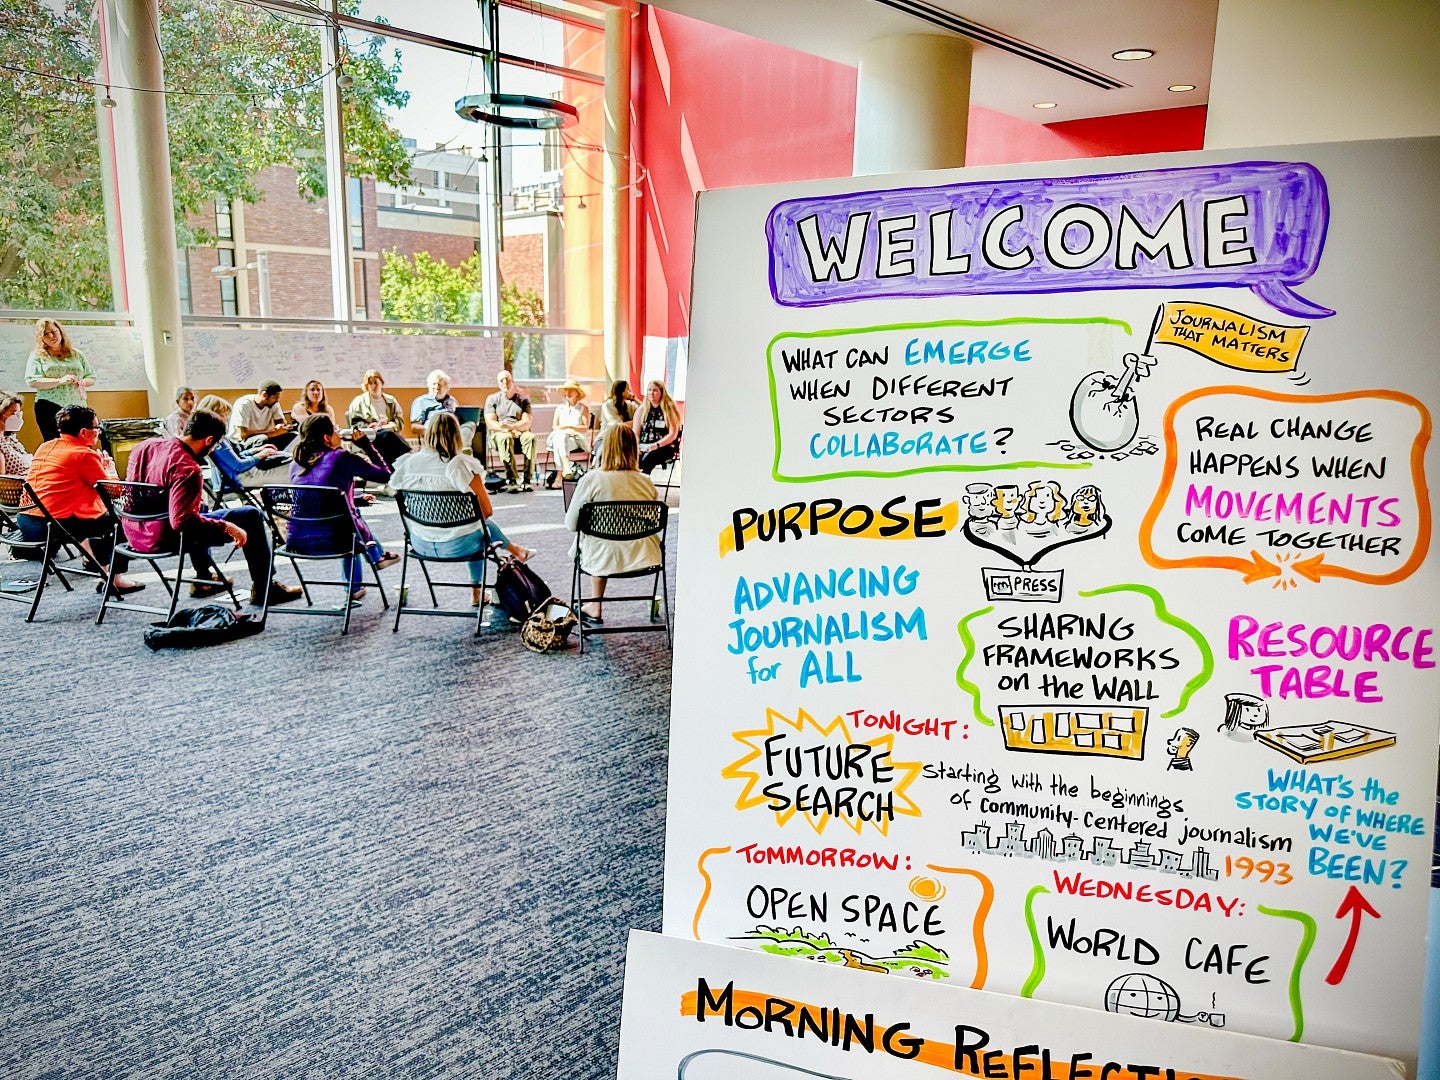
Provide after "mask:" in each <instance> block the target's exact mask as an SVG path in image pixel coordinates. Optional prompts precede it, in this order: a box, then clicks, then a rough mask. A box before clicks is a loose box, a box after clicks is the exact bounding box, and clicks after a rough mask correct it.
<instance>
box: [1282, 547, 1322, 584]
mask: <svg viewBox="0 0 1440 1080" xmlns="http://www.w3.org/2000/svg"><path fill="white" fill-rule="evenodd" d="M1324 561H1325V555H1324V553H1321V554H1319V555H1312V556H1311V557H1310V558H1308V559H1299V560H1297V561H1296V562H1292V563H1291V564H1290V569H1291V570H1294V571H1295V572H1296V573H1297V574H1299V575H1301V576H1302V577H1306V578H1309V579H1310V580H1311V581H1313V582H1315V583H1316V584H1317V585H1318V584H1319V583H1320V579H1321V578H1322V577H1324V576H1325V575H1326V574H1328V573H1329V572H1330V567H1328V566H1327V567H1323V568H1322V567H1321V565H1320V564H1321V563H1323V562H1324Z"/></svg>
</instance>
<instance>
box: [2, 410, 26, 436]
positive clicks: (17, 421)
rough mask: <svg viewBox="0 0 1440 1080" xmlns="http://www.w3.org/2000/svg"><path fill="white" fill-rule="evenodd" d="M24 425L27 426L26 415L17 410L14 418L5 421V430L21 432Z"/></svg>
mask: <svg viewBox="0 0 1440 1080" xmlns="http://www.w3.org/2000/svg"><path fill="white" fill-rule="evenodd" d="M24 424H25V416H24V414H22V413H21V412H20V410H19V409H16V410H15V413H14V414H13V415H12V416H10V417H9V419H7V420H6V421H5V430H6V431H19V430H20V428H21V427H23V426H24Z"/></svg>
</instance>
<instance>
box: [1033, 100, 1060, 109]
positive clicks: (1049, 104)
mask: <svg viewBox="0 0 1440 1080" xmlns="http://www.w3.org/2000/svg"><path fill="white" fill-rule="evenodd" d="M1030 107H1031V108H1032V109H1053V108H1055V102H1053V101H1037V102H1035V104H1034V105H1032V106H1030Z"/></svg>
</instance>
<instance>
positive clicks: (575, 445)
mask: <svg viewBox="0 0 1440 1080" xmlns="http://www.w3.org/2000/svg"><path fill="white" fill-rule="evenodd" d="M560 392H561V393H562V394H564V395H565V404H563V405H556V406H555V419H554V421H553V422H552V424H551V428H550V434H549V436H547V437H546V440H545V444H546V446H547V447H549V449H550V460H551V461H553V462H554V463H555V465H554V469H552V471H551V474H550V476H549V478H548V479H547V481H546V484H545V486H546V487H554V486H555V484H554V480H555V477H556V474H557V472H558V473H559V474H561V475H563V476H564V477H565V479H566V480H571V479H574V476H575V464H574V462H572V461H571V460H570V454H571V453H572V452H573V451H577V450H578V451H580V452H581V453H584V454H587V455H588V454H589V453H590V406H589V405H586V404H585V392H584V391H583V390H581V389H580V384H579V383H577V382H576V381H575V380H574V379H566V380H565V381H564V382H563V383H561V384H560Z"/></svg>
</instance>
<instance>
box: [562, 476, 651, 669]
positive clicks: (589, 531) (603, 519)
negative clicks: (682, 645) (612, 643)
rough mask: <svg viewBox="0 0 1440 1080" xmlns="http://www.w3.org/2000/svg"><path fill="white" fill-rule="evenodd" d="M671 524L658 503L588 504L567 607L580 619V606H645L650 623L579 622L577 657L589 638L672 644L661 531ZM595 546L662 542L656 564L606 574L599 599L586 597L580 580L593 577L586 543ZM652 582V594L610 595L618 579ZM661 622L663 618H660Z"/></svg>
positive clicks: (576, 549)
mask: <svg viewBox="0 0 1440 1080" xmlns="http://www.w3.org/2000/svg"><path fill="white" fill-rule="evenodd" d="M669 520H670V508H669V507H668V506H666V505H665V504H664V503H663V502H660V501H658V500H638V499H635V500H624V501H616V502H592V503H586V504H585V505H584V506H582V507H581V508H580V522H579V528H578V530H577V531H578V533H579V535H578V537H577V543H576V545H575V569H574V572H573V573H572V574H571V577H570V606H571V607H572V608H574V609H575V612H576V614H579V613H580V612H581V611H582V610H583V608H582V607H581V605H582V604H590V603H603V604H604V605H605V606H607V607H608V606H609V605H611V604H623V603H634V602H639V603H647V604H649V605H650V623H649V624H645V623H625V624H621V625H619V626H614V625H608V626H607V625H603V624H602V625H600V626H593V625H586V621H585V619H584V618H583V617H582V618H581V619H580V651H581V652H582V653H583V652H584V651H585V639H586V638H587V637H589V636H590V635H592V634H631V633H637V632H640V631H645V630H663V631H664V632H665V643H666V644H667V645H669V644H672V638H671V634H670V587H669V582H668V581H667V580H666V577H665V527H666V525H667V524H668V523H669ZM587 536H588V537H593V538H594V539H596V540H617V541H624V540H643V539H645V538H646V537H649V536H657V537H659V538H660V561H659V562H657V563H654V564H653V565H650V566H642V567H639V568H637V569H634V570H627V571H625V572H624V573H619V574H605V575H603V576H604V577H605V579H606V592H605V595H604V596H603V597H602V596H586V595H584V590H583V588H582V582H581V578H582V577H584V576H587V575H588V576H591V577H593V576H594V575H593V574H591V573H590V571H589V570H586V569H585V566H584V558H585V538H586V537H587ZM643 577H649V578H651V583H650V592H649V594H648V595H646V594H644V593H625V594H620V595H614V594H612V593H611V592H610V591H609V582H612V581H615V580H617V579H620V578H643ZM662 616H663V618H662Z"/></svg>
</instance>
